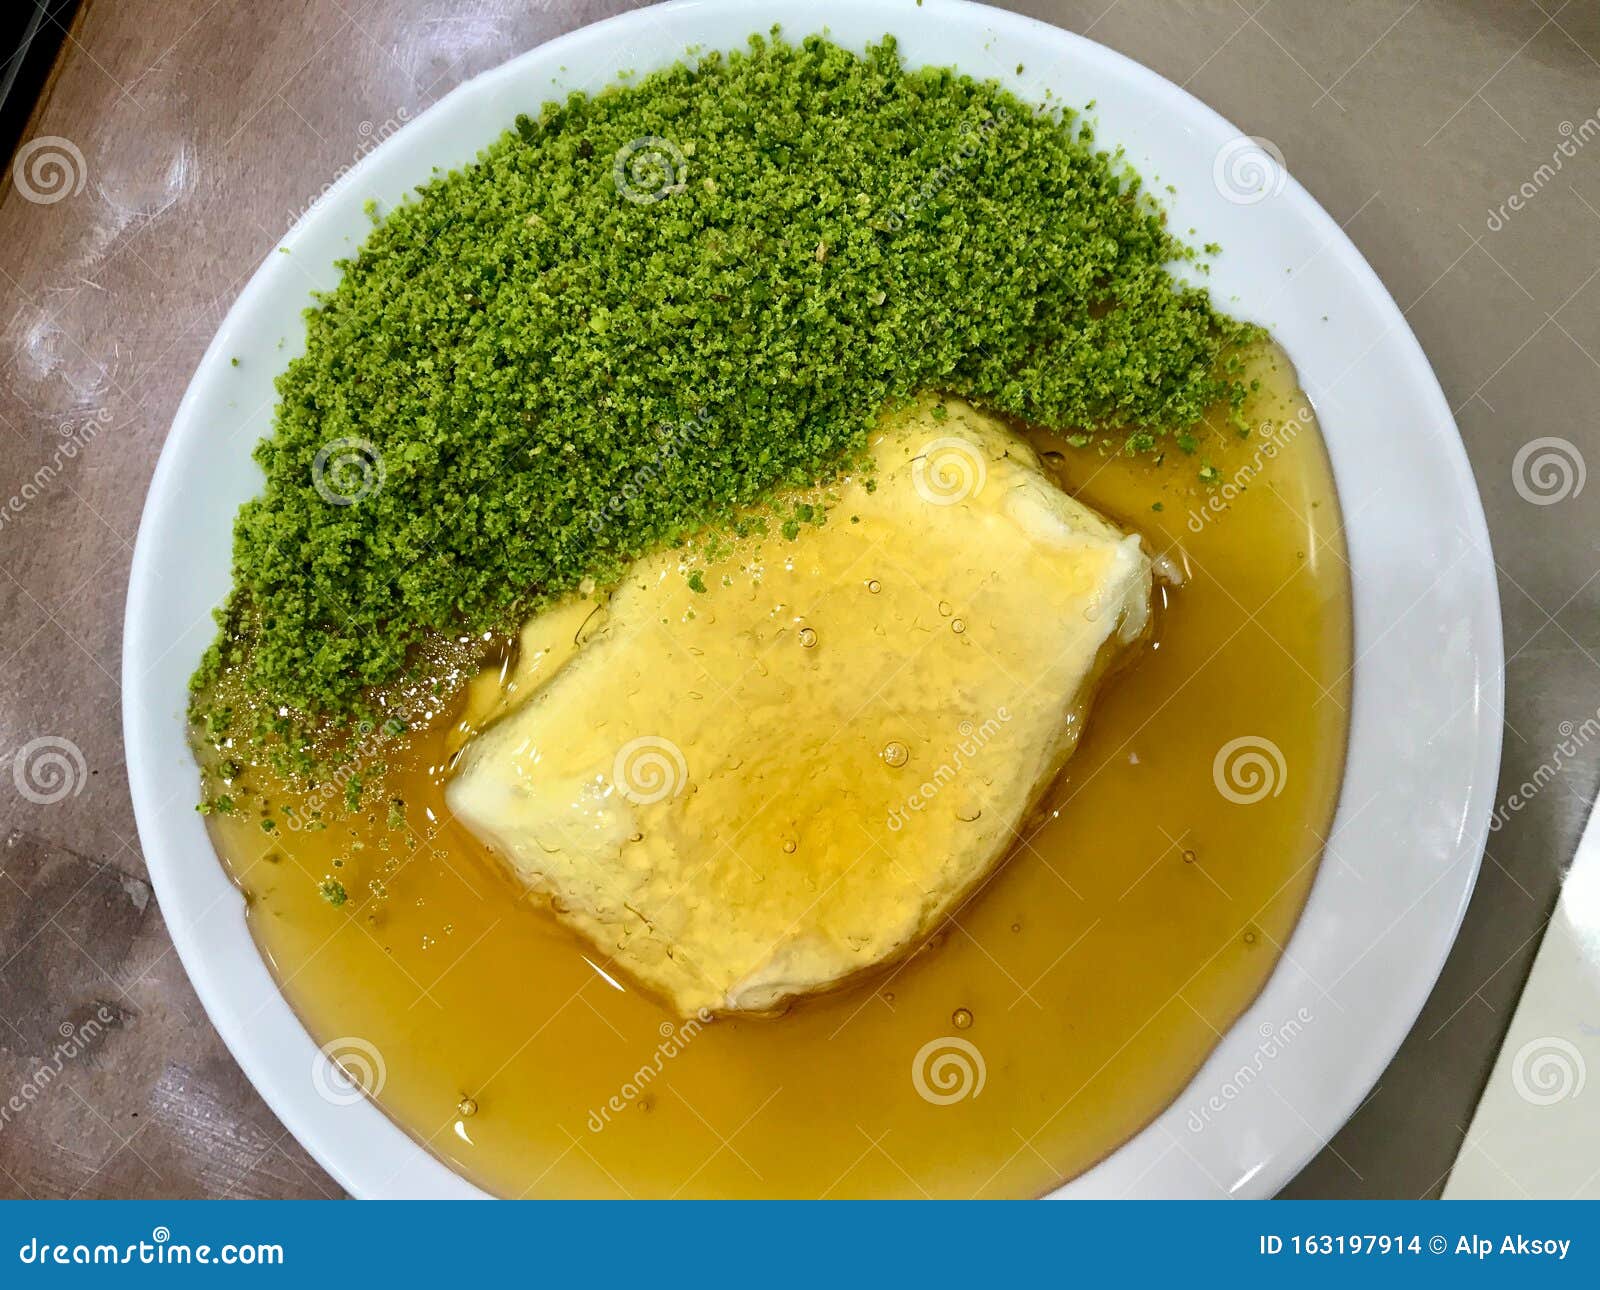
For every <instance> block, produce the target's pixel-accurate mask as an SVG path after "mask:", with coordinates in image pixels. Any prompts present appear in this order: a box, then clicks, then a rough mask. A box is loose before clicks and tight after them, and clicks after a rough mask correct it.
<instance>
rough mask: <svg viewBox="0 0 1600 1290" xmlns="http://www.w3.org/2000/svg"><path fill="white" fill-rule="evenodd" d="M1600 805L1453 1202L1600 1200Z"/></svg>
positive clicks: (1454, 1179) (1466, 1152) (1459, 1172)
mask: <svg viewBox="0 0 1600 1290" xmlns="http://www.w3.org/2000/svg"><path fill="white" fill-rule="evenodd" d="M1596 1143H1600V812H1597V813H1596V814H1594V815H1591V816H1590V817H1589V824H1588V827H1587V828H1586V829H1584V833H1583V839H1582V841H1581V842H1579V843H1578V854H1577V855H1576V856H1575V857H1574V859H1573V861H1572V868H1571V869H1570V870H1569V871H1568V873H1567V880H1566V883H1565V884H1564V885H1563V887H1562V889H1561V898H1560V900H1559V901H1557V902H1556V911H1555V914H1554V915H1553V916H1552V917H1551V919H1550V926H1549V928H1548V930H1547V931H1546V932H1545V934H1544V943H1543V944H1541V945H1540V946H1539V954H1538V957H1537V958H1536V959H1535V960H1534V963H1533V971H1532V973H1531V974H1529V976H1528V984H1527V986H1526V987H1525V988H1524V989H1523V991H1522V998H1521V1000H1520V1001H1519V1002H1518V1004H1517V1011H1516V1015H1515V1016H1514V1017H1512V1019H1511V1029H1510V1030H1509V1031H1508V1032H1507V1034H1506V1040H1505V1044H1504V1045H1503V1046H1502V1047H1501V1049H1500V1056H1499V1058H1498V1059H1497V1060H1496V1061H1495V1064H1494V1071H1493V1073H1492V1074H1491V1075H1490V1076H1489V1083H1488V1086H1487V1087H1486V1088H1485V1089H1484V1092H1483V1099H1482V1100H1481V1101H1480V1102H1479V1103H1478V1110H1477V1113H1476V1114H1475V1115H1474V1116H1473V1118H1472V1126H1471V1128H1469V1129H1468V1130H1467V1140H1466V1142H1465V1143H1464V1144H1463V1145H1462V1148H1461V1154H1460V1155H1459V1156H1458V1157H1457V1158H1456V1165H1455V1169H1454V1170H1453V1171H1452V1172H1451V1174H1450V1181H1449V1183H1448V1184H1446V1186H1445V1189H1444V1196H1445V1199H1446V1200H1472V1199H1475V1200H1501V1199H1503V1200H1524V1199H1535V1200H1595V1199H1600V1157H1597V1155H1596V1152H1595V1144H1596Z"/></svg>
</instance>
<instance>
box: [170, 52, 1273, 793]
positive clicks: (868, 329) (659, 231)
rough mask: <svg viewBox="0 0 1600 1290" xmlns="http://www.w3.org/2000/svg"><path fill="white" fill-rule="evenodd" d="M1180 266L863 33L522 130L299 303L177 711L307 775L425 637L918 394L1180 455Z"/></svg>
mask: <svg viewBox="0 0 1600 1290" xmlns="http://www.w3.org/2000/svg"><path fill="white" fill-rule="evenodd" d="M375 219H376V216H375ZM1193 258H1194V252H1193V251H1192V250H1191V249H1190V248H1188V247H1187V246H1185V245H1184V244H1182V243H1180V242H1179V241H1177V240H1176V239H1175V238H1173V237H1172V236H1171V235H1169V234H1168V233H1167V231H1166V229H1165V224H1164V217H1163V214H1162V212H1161V210H1160V208H1159V207H1158V205H1157V204H1156V203H1155V202H1154V201H1153V200H1152V199H1151V198H1150V197H1149V196H1147V195H1145V194H1144V193H1143V192H1142V191H1141V189H1140V184H1139V180H1138V178H1137V177H1136V176H1135V175H1133V174H1132V173H1130V172H1129V171H1128V170H1127V168H1126V167H1125V166H1124V165H1123V164H1122V161H1121V158H1120V156H1112V155H1107V154H1106V153H1104V152H1097V151H1096V150H1095V148H1094V146H1093V140H1092V136H1091V133H1090V131H1089V129H1088V127H1087V126H1086V125H1085V124H1084V123H1083V122H1082V121H1081V120H1080V119H1079V118H1077V116H1076V115H1075V114H1074V113H1072V112H1071V111H1068V110H1064V109H1061V108H1053V109H1044V108H1037V107H1031V106H1029V105H1028V104H1025V103H1023V102H1022V101H1021V100H1019V99H1017V98H1016V97H1015V96H1013V95H1011V94H1009V93H1007V92H1005V91H1004V90H1002V89H1000V88H999V87H998V86H997V85H995V84H993V83H987V84H984V83H979V82H976V81H974V80H972V79H970V78H969V77H965V76H960V75H957V74H956V73H955V72H953V71H951V70H949V69H942V68H929V69H924V70H920V71H908V70H906V69H905V68H903V67H902V66H901V65H900V62H899V58H898V55H897V53H896V49H895V44H894V41H893V40H892V38H888V37H886V38H885V39H884V41H883V43H881V44H879V45H877V46H876V47H874V48H872V49H870V50H869V51H868V52H867V54H866V55H865V56H864V57H863V56H858V55H855V54H852V53H850V52H848V51H847V50H844V49H841V48H839V47H838V46H836V45H833V44H830V43H829V42H828V41H826V40H823V39H820V38H817V37H810V38H807V39H806V40H805V41H804V42H803V43H802V44H800V45H798V46H796V45H791V44H788V43H786V42H784V41H783V40H782V39H781V38H780V37H779V36H778V34H777V32H776V30H775V31H774V33H773V36H772V38H771V39H763V38H761V37H759V36H755V37H752V38H751V39H750V42H749V49H748V51H747V52H736V53H731V54H726V55H724V54H711V55H708V56H705V57H703V58H701V59H700V61H699V62H698V64H697V65H694V66H689V65H679V66H676V67H673V68H671V69H669V70H667V71H664V72H660V73H657V74H655V75H652V76H650V77H649V78H648V79H646V80H644V81H642V82H641V83H639V84H637V85H634V86H625V87H615V88H612V89H609V90H607V91H605V92H603V93H601V94H599V95H596V96H594V97H586V96H584V95H577V94H575V95H573V96H571V97H570V98H569V99H568V100H567V101H566V102H565V103H560V104H558V103H549V104H546V105H545V107H544V108H543V110H542V111H541V112H540V113H539V115H538V116H537V117H532V116H519V117H518V118H517V120H516V123H515V128H514V129H512V130H510V131H508V132H507V133H506V134H505V135H504V136H503V137H502V138H501V139H500V140H499V141H498V142H496V143H495V144H493V145H492V146H491V147H489V148H488V149H487V150H485V151H484V152H483V153H482V154H480V155H479V157H478V159H477V160H476V161H475V162H474V163H472V164H471V165H468V166H465V167H463V168H462V169H460V170H458V171H452V172H451V173H449V174H441V175H439V176H438V177H436V178H435V179H433V180H432V181H431V182H429V183H428V184H426V185H424V186H423V187H421V188H420V189H418V190H417V195H416V197H415V198H414V199H412V200H408V201H407V202H405V203H404V204H402V205H400V206H399V207H397V208H396V209H394V210H392V211H390V212H389V213H388V214H387V215H385V216H384V217H383V218H382V219H381V220H377V221H376V224H375V227H374V229H373V231H372V234H371V236H370V237H369V238H368V239H367V241H366V244H365V245H364V246H363V247H362V248H361V249H360V251H359V252H358V253H357V254H356V255H355V257H354V258H353V259H351V260H348V261H344V262H342V263H341V265H340V267H341V268H342V270H343V277H342V279H341V281H340V283H339V285H338V286H337V287H336V288H335V289H334V290H333V291H331V292H329V293H328V294H326V295H323V296H320V297H318V299H317V301H316V304H315V306H314V307H313V308H311V309H309V310H308V311H307V314H306V325H307V336H306V351H305V354H304V356H303V357H300V358H297V359H295V360H294V361H293V362H292V363H291V364H290V365H289V367H288V370H287V371H286V372H284V373H283V375H282V376H281V377H279V378H278V383H277V388H278V393H279V395H280V398H281V402H280V404H279V406H278V410H277V420H276V425H275V428H274V431H273V434H272V435H271V437H269V438H267V439H265V440H263V441H262V442H261V444H260V445H259V446H258V447H257V448H256V459H257V461H258V462H259V463H260V465H261V466H262V468H263V469H264V470H265V472H266V487H265V490H264V491H263V492H262V494H261V495H260V496H259V497H257V498H255V499H254V500H252V501H250V502H248V503H246V504H245V506H244V507H243V508H242V509H241V511H240V512H239V516H238V519H237V522H236V525H235V530H234V589H233V592H232V595H231V597H230V599H229V600H228V602H227V604H226V606H225V607H224V608H223V610H222V611H221V612H220V613H219V620H220V623H221V632H220V635H219V638H218V640H217V642H216V643H215V644H214V645H213V646H212V647H211V649H210V651H209V652H208V654H207V656H206V658H205V660H204V662H203V663H202V665H201V667H200V669H199V671H198V672H197V673H196V675H195V678H194V682H193V688H194V692H195V700H194V715H195V717H196V719H197V720H199V721H200V722H201V723H202V724H203V725H204V726H205V728H206V729H207V732H208V735H209V737H210V739H211V741H212V742H213V743H214V744H221V743H223V742H224V741H231V742H232V744H233V745H234V746H235V747H237V746H239V745H240V744H254V745H257V746H265V745H273V746H276V747H277V748H278V749H279V751H280V752H282V751H283V750H284V749H286V748H294V747H297V746H298V747H300V748H302V749H303V748H307V747H309V746H310V743H309V737H308V736H307V734H306V732H307V731H308V730H311V729H313V728H317V727H320V728H326V727H327V726H328V725H329V724H330V723H332V724H339V723H344V724H345V725H349V724H350V723H351V722H352V721H353V720H354V719H356V718H360V717H365V718H368V719H370V718H371V717H372V716H373V711H372V710H371V708H370V705H369V703H368V700H367V697H366V696H368V695H369V694H370V692H371V687H374V686H380V685H383V684H385V683H389V682H392V681H395V680H396V679H398V678H401V677H403V676H404V675H405V674H406V672H407V668H408V666H410V667H412V668H413V669H415V667H416V658H417V653H418V649H417V647H418V646H419V644H420V643H421V642H423V641H425V640H426V639H428V638H429V637H430V635H436V634H438V633H441V632H462V631H471V632H474V633H477V632H483V631H487V630H502V629H506V628H508V627H510V626H511V625H513V624H514V623H515V622H516V621H517V620H518V619H519V618H520V617H522V616H524V615H526V614H527V613H528V612H529V611H530V610H532V609H534V608H537V607H538V606H539V605H540V604H542V603H544V602H546V601H548V600H549V599H550V598H551V597H553V596H556V595H559V594H562V593H564V592H567V591H570V590H571V589H572V588H574V587H575V586H577V585H578V584H579V582H580V581H581V580H583V579H585V578H594V579H596V580H597V581H598V582H599V583H600V584H601V585H604V584H605V583H606V582H607V581H608V580H609V579H613V578H614V577H615V576H617V574H618V573H619V572H620V570H621V569H622V568H623V567H624V566H625V564H626V563H627V562H628V561H630V560H631V559H633V558H635V557H636V556H638V555H640V554H641V553H642V552H644V551H646V550H648V549H650V548H652V547H656V546H659V545H660V544H663V543H669V542H672V541H674V540H679V539H682V538H683V537H685V536H686V535H688V534H689V533H691V532H693V531H694V530H696V529H699V528H701V527H702V526H703V525H705V524H706V523H708V522H716V521H718V520H722V519H726V518H727V517H728V516H730V515H731V513H732V512H733V510H734V509H735V508H737V507H742V506H745V505H748V504H750V503H752V502H753V501H755V500H757V499H759V498H760V497H761V495H762V494H763V493H766V492H768V491H769V490H771V489H773V488H774V487H778V486H788V485H810V484H815V483H817V482H818V481H819V480H824V479H826V478H828V477H830V476H831V475H834V474H836V473H837V472H838V471H840V470H841V469H843V468H845V467H846V466H848V465H849V464H850V463H851V462H852V460H853V459H855V454H856V453H857V452H858V451H859V449H860V448H861V446H862V445H863V444H864V442H865V438H866V434H867V431H868V429H869V427H870V426H871V425H872V423H873V422H874V420H875V419H876V418H877V417H878V415H879V414H880V412H881V411H882V410H883V409H884V408H885V407H886V406H891V405H894V404H896V403H898V402H901V401H903V400H906V399H908V398H909V397H911V396H913V395H914V394H916V393H917V392H918V391H920V390H925V389H930V388H931V389H937V390H941V391H947V392H950V393H952V394H956V395H959V396H961V397H964V398H967V399H970V400H972V401H973V402H975V403H977V404H979V405H982V406H984V407H987V408H991V409H994V410H997V411H999V412H1003V413H1009V414H1014V415H1016V416H1019V417H1022V418H1025V419H1027V420H1028V421H1032V422H1035V423H1039V424H1042V425H1046V426H1052V427H1057V428H1070V429H1072V430H1074V431H1076V432H1078V433H1079V434H1084V433H1090V434H1094V435H1096V436H1099V437H1101V438H1102V439H1104V438H1105V437H1107V436H1111V437H1112V438H1111V442H1112V443H1113V444H1114V445H1116V446H1119V447H1122V448H1125V449H1126V450H1127V451H1130V452H1141V451H1147V450H1151V449H1154V448H1157V447H1158V445H1159V443H1160V442H1161V441H1163V440H1165V439H1167V438H1168V437H1169V436H1170V440H1171V441H1172V442H1175V443H1176V444H1177V446H1179V447H1180V448H1182V449H1184V450H1185V451H1191V452H1192V451H1194V450H1195V441H1194V439H1193V437H1192V436H1191V435H1190V434H1189V433H1187V432H1188V431H1189V430H1190V429H1191V428H1193V427H1194V426H1195V425H1196V423H1197V422H1198V421H1199V420H1200V418H1201V416H1202V414H1203V413H1204V412H1206V410H1207V409H1209V408H1212V407H1215V406H1217V405H1219V404H1221V405H1224V406H1227V405H1229V404H1231V406H1232V408H1233V410H1234V412H1235V415H1237V412H1238V409H1239V408H1240V406H1241V405H1242V402H1243V399H1244V397H1245V394H1246V391H1245V390H1244V389H1243V388H1242V383H1241V378H1240V376H1239V374H1238V373H1239V371H1240V367H1241V364H1240V362H1239V360H1238V357H1237V351H1238V349H1239V347H1240V346H1241V345H1243V344H1245V343H1247V342H1248V341H1250V340H1253V339H1254V338H1255V337H1256V336H1257V335H1258V333H1257V332H1256V330H1255V329H1254V328H1251V327H1249V326H1247V325H1245V324H1242V323H1238V322H1236V321H1234V320H1232V319H1229V318H1227V317H1226V316H1224V315H1222V314H1221V313H1219V312H1218V311H1217V310H1216V309H1215V308H1214V307H1213V306H1212V304H1211V302H1210V299H1209V297H1208V295H1207V294H1206V292H1205V291H1204V290H1201V289H1197V288H1192V287H1187V286H1182V285H1180V284H1178V283H1177V282H1176V281H1175V280H1174V279H1173V278H1172V276H1171V275H1170V274H1169V272H1168V266H1169V265H1170V264H1172V263H1173V262H1174V261H1177V260H1180V259H1193ZM319 455H320V458H321V460H319ZM352 498H354V499H355V500H353V501H352V500H351V499H352ZM815 518H817V519H820V518H821V516H820V514H819V515H818V516H816V517H815ZM797 527H798V525H797V524H795V523H794V522H793V521H791V522H790V523H787V524H785V525H784V526H783V535H784V536H785V537H790V536H792V535H793V534H794V533H795V531H796V529H797ZM224 674H227V675H228V676H229V677H230V678H232V680H233V681H234V683H235V690H236V691H242V692H243V693H245V694H248V695H250V696H252V698H251V700H250V702H249V703H248V704H247V705H246V706H247V707H248V708H249V709H250V710H251V711H252V712H253V713H254V714H255V716H254V718H253V722H252V721H247V720H241V719H240V718H239V714H238V712H237V710H236V708H235V703H236V702H237V694H235V698H234V700H231V701H226V702H225V701H224V700H223V699H222V698H221V697H219V696H220V695H222V694H223V693H225V692H226V687H220V686H217V685H216V684H215V683H216V682H217V681H218V679H219V678H220V677H222V676H223V675H224ZM261 714H266V715H261ZM291 714H292V715H291ZM380 719H381V718H380ZM246 727H249V728H246ZM394 729H395V727H394V726H393V725H391V731H390V732H391V733H393V732H394ZM305 764H306V765H310V764H311V763H309V762H308V763H305Z"/></svg>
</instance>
